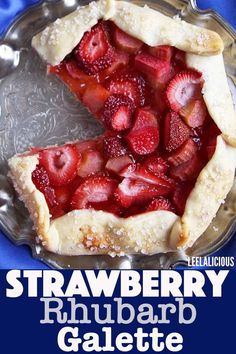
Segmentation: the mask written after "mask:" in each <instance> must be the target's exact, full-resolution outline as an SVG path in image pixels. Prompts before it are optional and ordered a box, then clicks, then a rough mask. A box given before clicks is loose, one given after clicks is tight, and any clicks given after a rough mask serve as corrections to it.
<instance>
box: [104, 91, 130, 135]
mask: <svg viewBox="0 0 236 354" xmlns="http://www.w3.org/2000/svg"><path fill="white" fill-rule="evenodd" d="M133 112H134V103H133V101H132V100H131V99H130V98H129V97H127V96H123V95H111V96H110V97H109V98H108V99H107V100H106V102H105V106H104V109H103V113H102V121H103V122H104V124H105V126H106V127H107V128H108V129H111V130H116V131H122V130H126V129H129V128H130V127H131V123H132V114H133Z"/></svg>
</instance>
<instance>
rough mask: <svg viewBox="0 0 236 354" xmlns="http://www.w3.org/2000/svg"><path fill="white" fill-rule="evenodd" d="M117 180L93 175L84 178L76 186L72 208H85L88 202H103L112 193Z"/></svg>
mask: <svg viewBox="0 0 236 354" xmlns="http://www.w3.org/2000/svg"><path fill="white" fill-rule="evenodd" d="M116 188H117V182H116V181H115V180H113V179H112V178H109V177H99V176H94V177H90V178H88V179H86V180H85V181H84V182H83V183H82V184H81V185H80V186H79V188H77V190H76V192H75V194H74V196H73V198H72V201H71V207H72V209H73V210H74V209H84V208H87V207H88V205H89V204H90V203H100V202H105V201H107V200H108V199H109V198H111V197H112V196H113V195H114V192H115V190H116Z"/></svg>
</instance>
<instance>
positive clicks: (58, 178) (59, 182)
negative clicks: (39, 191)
mask: <svg viewBox="0 0 236 354" xmlns="http://www.w3.org/2000/svg"><path fill="white" fill-rule="evenodd" d="M80 159H81V156H80V154H79V153H78V152H77V150H76V148H75V147H74V146H72V145H65V146H62V147H56V148H52V149H46V150H43V151H41V152H40V153H39V162H40V165H41V166H43V167H44V168H45V170H46V171H47V174H48V176H49V180H50V183H51V184H52V185H53V186H58V187H59V186H64V185H66V184H68V183H69V182H71V181H72V180H73V179H74V178H75V176H76V173H77V167H78V165H79V163H80Z"/></svg>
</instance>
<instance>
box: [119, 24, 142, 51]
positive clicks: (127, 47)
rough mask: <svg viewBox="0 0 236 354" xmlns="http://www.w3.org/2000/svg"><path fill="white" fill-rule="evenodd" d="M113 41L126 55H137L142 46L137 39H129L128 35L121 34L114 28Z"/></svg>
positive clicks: (120, 31) (121, 32)
mask: <svg viewBox="0 0 236 354" xmlns="http://www.w3.org/2000/svg"><path fill="white" fill-rule="evenodd" d="M113 39H114V42H115V45H116V46H117V47H118V48H119V49H121V50H124V51H125V52H127V53H137V52H138V51H139V49H140V48H141V47H142V45H143V43H142V42H141V41H140V40H139V39H137V38H134V37H131V36H130V35H129V34H127V33H125V32H123V31H122V30H121V29H120V28H118V27H115V29H114V32H113Z"/></svg>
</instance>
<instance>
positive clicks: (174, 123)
mask: <svg viewBox="0 0 236 354" xmlns="http://www.w3.org/2000/svg"><path fill="white" fill-rule="evenodd" d="M189 136H190V129H189V128H188V126H187V125H186V124H185V123H184V122H183V121H182V119H181V118H180V116H179V115H178V114H177V113H175V112H173V111H169V112H168V113H167V115H166V116H165V120H164V146H165V148H166V150H167V151H172V150H175V149H177V148H178V147H179V146H181V145H182V144H183V143H184V142H185V141H186V140H187V139H188V138H189Z"/></svg>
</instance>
